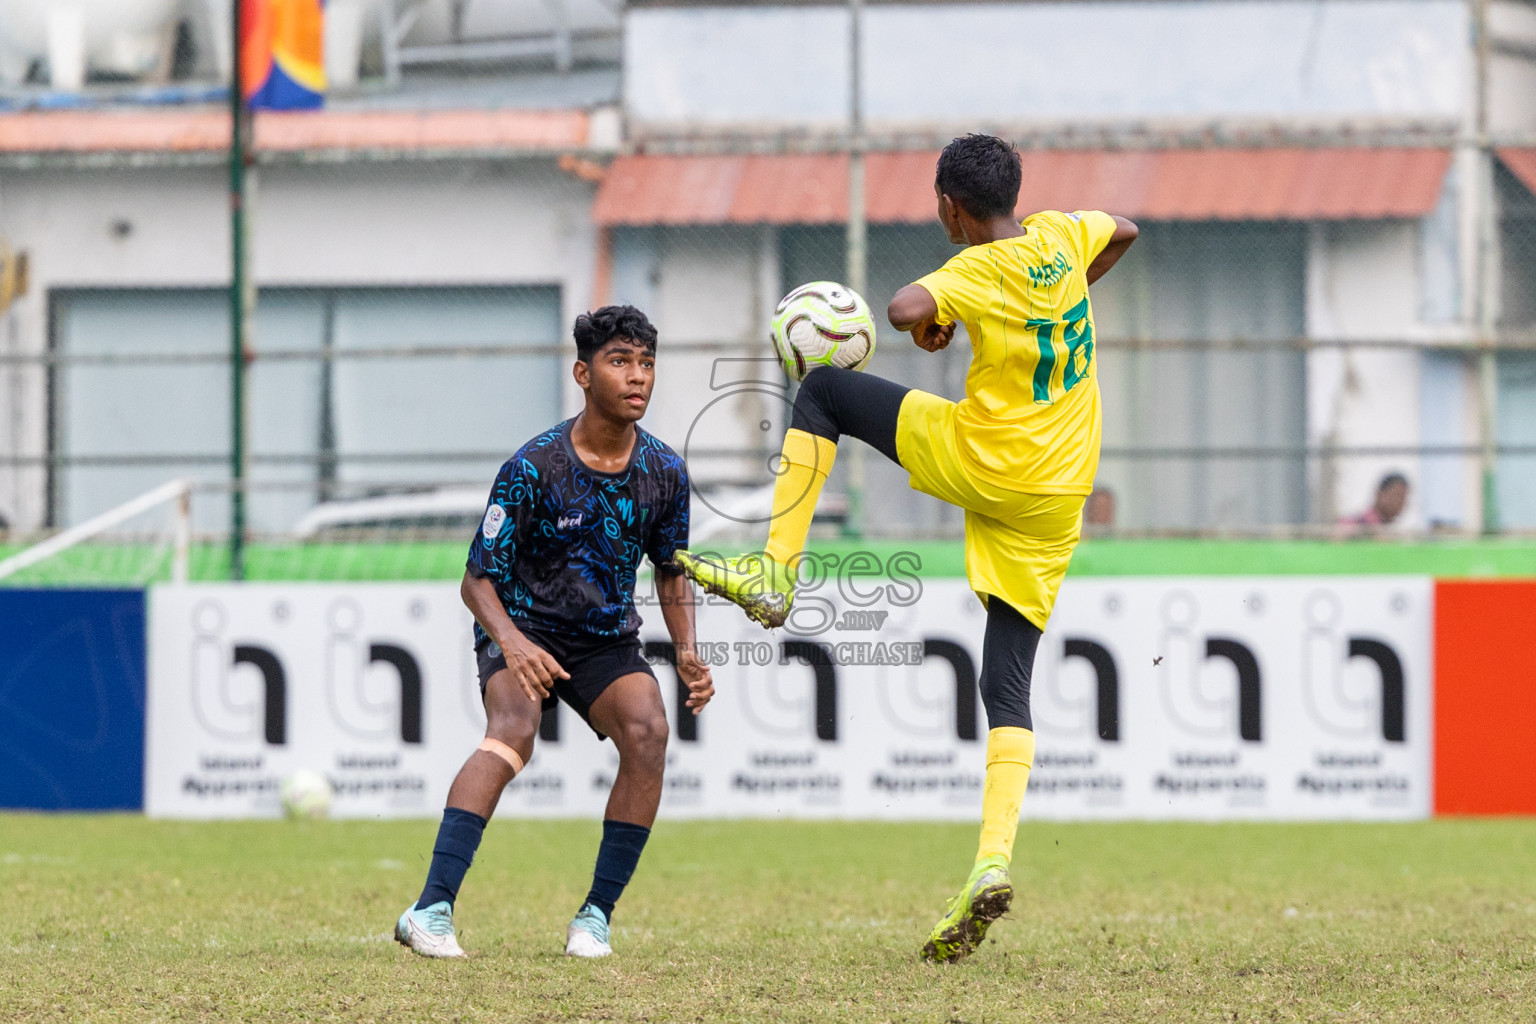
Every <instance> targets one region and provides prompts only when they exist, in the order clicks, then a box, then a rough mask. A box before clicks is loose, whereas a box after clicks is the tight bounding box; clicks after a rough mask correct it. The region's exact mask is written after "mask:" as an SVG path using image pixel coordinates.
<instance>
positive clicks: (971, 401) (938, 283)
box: [917, 210, 1115, 494]
mask: <svg viewBox="0 0 1536 1024" xmlns="http://www.w3.org/2000/svg"><path fill="white" fill-rule="evenodd" d="M1023 223H1024V228H1025V232H1024V234H1022V235H1020V236H1018V237H1017V238H1005V239H1001V240H999V241H996V242H988V243H987V244H986V245H973V246H970V247H969V248H967V249H966V250H965V251H964V252H962V253H960V254H959V255H958V256H956V257H955V258H954V259H952V260H950V261H949V262H948V263H946V264H944V266H943V267H941V268H939V269H938V270H936V271H934V272H933V273H931V274H929V275H928V276H927V277H924V278H922V279H921V280H919V281H918V282H917V283H918V284H920V285H922V286H923V287H924V288H926V289H927V290H928V292H929V293H930V294H931V295H932V296H933V298H934V301H935V302H936V303H937V304H938V307H939V314H938V322H939V323H941V324H951V323H954V322H955V321H957V320H958V321H960V322H961V323H963V324H965V330H966V333H967V334H968V335H970V339H971V368H970V370H969V372H968V373H967V374H966V377H965V398H964V399H963V400H962V401H961V402H959V404H958V406H957V408H956V413H955V430H956V433H957V434H958V437H957V438H956V440H957V441H958V442H959V450H960V455H961V458H962V460H963V462H964V464H965V467H966V469H967V470H968V471H969V472H971V473H972V474H974V475H975V476H976V477H977V478H979V479H981V480H985V481H987V482H989V483H992V484H995V485H997V486H999V487H1002V488H1005V489H1007V490H1010V491H1018V492H1022V493H1027V494H1087V493H1089V492H1090V491H1092V490H1093V477H1094V474H1095V473H1096V472H1097V471H1098V467H1099V437H1100V419H1099V416H1100V411H1099V382H1098V374H1097V373H1096V372H1095V369H1094V359H1093V307H1092V305H1091V304H1090V303H1089V301H1088V279H1087V276H1086V275H1087V271H1088V264H1090V263H1092V262H1093V259H1094V257H1096V256H1098V254H1099V253H1100V252H1102V251H1103V249H1104V247H1105V246H1106V245H1108V244H1109V240H1110V237H1111V236H1112V235H1113V234H1114V232H1115V220H1114V218H1113V217H1111V216H1109V215H1108V214H1106V213H1099V212H1098V211H1079V212H1077V213H1058V212H1056V211H1054V210H1049V211H1046V212H1044V213H1036V214H1033V215H1031V216H1029V217H1026V218H1025V219H1024V222H1023Z"/></svg>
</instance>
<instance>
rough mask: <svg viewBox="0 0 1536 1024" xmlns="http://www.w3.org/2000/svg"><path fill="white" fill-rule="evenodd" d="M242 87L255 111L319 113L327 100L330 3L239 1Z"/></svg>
mask: <svg viewBox="0 0 1536 1024" xmlns="http://www.w3.org/2000/svg"><path fill="white" fill-rule="evenodd" d="M238 2H239V3H240V4H242V5H243V8H244V10H243V11H242V18H241V20H242V23H243V32H242V33H241V39H240V84H241V87H242V89H243V90H244V93H245V100H246V102H247V103H249V104H250V105H251V107H252V108H253V109H261V110H313V109H315V108H317V107H319V106H320V105H321V104H322V103H323V102H324V101H325V10H324V8H325V0H238Z"/></svg>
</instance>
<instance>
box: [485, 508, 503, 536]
mask: <svg viewBox="0 0 1536 1024" xmlns="http://www.w3.org/2000/svg"><path fill="white" fill-rule="evenodd" d="M506 521H507V510H506V509H504V508H502V507H501V506H500V505H492V506H491V507H490V508H488V509H486V510H485V519H484V520H483V521H482V522H481V523H480V532H481V533H482V534H484V535H485V539H486V540H495V539H496V537H497V535H498V534H500V533H501V524H502V523H505V522H506Z"/></svg>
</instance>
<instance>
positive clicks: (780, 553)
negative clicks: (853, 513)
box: [763, 427, 837, 565]
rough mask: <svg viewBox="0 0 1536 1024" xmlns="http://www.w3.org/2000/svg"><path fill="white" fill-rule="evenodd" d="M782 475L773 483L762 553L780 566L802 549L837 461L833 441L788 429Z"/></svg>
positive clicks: (788, 561)
mask: <svg viewBox="0 0 1536 1024" xmlns="http://www.w3.org/2000/svg"><path fill="white" fill-rule="evenodd" d="M781 458H782V459H783V460H784V461H783V465H782V466H781V467H780V468H781V470H782V472H780V473H779V478H778V479H777V480H775V481H774V483H773V522H771V523H769V525H768V544H767V546H766V547H764V548H763V552H764V554H766V555H767V556H768V557H769V558H771V559H773V560H774V561H775V562H778V563H779V564H780V565H790V564H792V563H793V562H794V561H795V560H796V559H797V558H798V557H799V555H800V553H801V552H803V551H804V550H805V538H806V535H807V534H808V533H810V532H811V516H813V515H815V514H816V499H817V498H819V497H821V487H822V485H823V484H825V483H826V482H827V474H828V473H830V472H832V463H833V462H834V461H835V460H836V459H837V442H835V441H831V440H829V439H827V438H825V437H822V436H820V435H819V434H810V433H807V432H805V431H804V430H796V429H794V428H793V427H791V428H790V429H789V430H788V431H787V432H786V433H785V434H784V447H783V449H782V450H781Z"/></svg>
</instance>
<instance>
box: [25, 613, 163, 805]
mask: <svg viewBox="0 0 1536 1024" xmlns="http://www.w3.org/2000/svg"><path fill="white" fill-rule="evenodd" d="M143 805H144V592H143V591H142V590H6V589H0V808H26V809H34V810H48V811H85V810H91V811H100V810H138V809H140V808H141V807H143Z"/></svg>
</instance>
